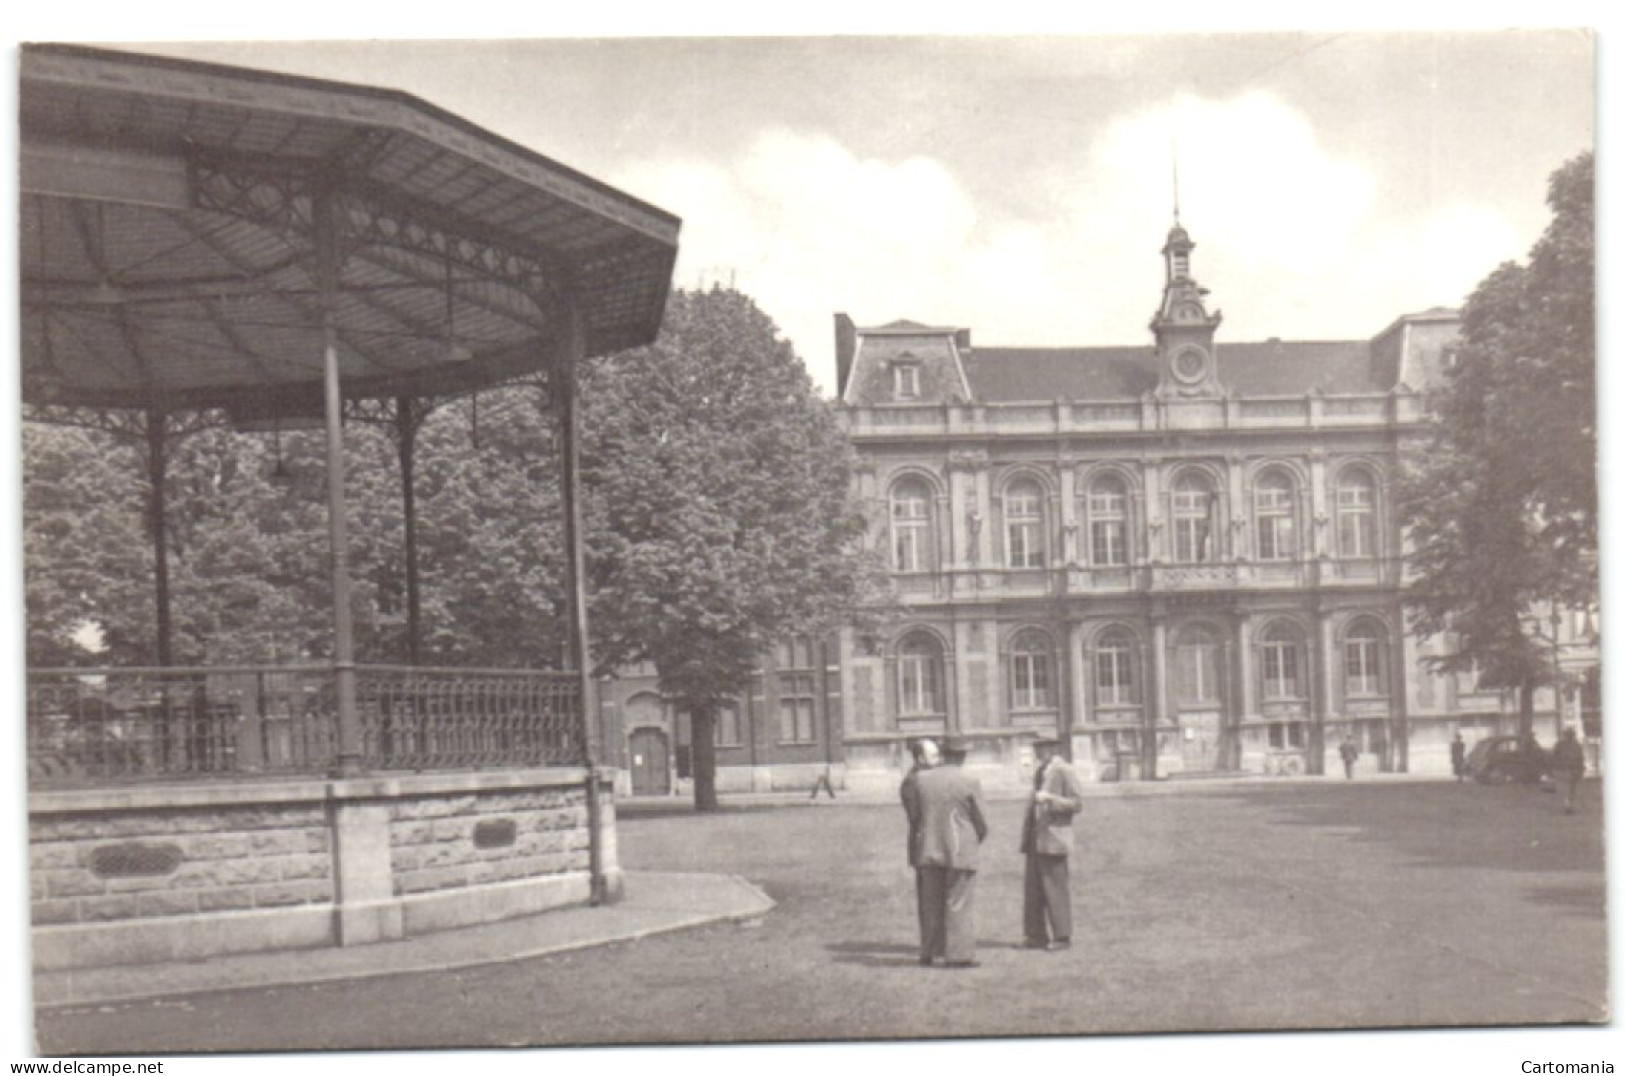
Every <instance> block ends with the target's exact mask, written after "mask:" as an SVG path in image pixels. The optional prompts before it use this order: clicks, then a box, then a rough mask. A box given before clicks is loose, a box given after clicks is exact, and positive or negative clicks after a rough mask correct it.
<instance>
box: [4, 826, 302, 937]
mask: <svg viewBox="0 0 1625 1076" xmlns="http://www.w3.org/2000/svg"><path fill="white" fill-rule="evenodd" d="M329 841H330V837H329V831H328V826H327V820H326V812H325V811H324V809H323V808H322V807H321V806H320V805H310V804H296V803H295V804H270V805H252V806H226V807H213V808H209V809H207V810H204V809H196V810H168V811H144V812H140V813H132V814H123V815H117V816H113V815H108V814H101V813H89V814H64V815H43V816H41V815H36V816H35V817H34V818H33V819H32V820H31V826H30V839H29V846H30V847H29V858H30V863H31V867H32V871H31V874H32V877H31V886H32V900H31V905H32V909H33V920H34V922H35V923H36V924H38V925H47V924H58V923H93V922H105V921H109V920H118V919H140V918H149V917H154V916H172V915H191V914H195V913H199V912H219V911H244V910H249V909H254V908H276V907H287V906H289V905H295V904H308V903H322V902H330V901H332V900H333V871H332V856H331V850H330V846H329Z"/></svg>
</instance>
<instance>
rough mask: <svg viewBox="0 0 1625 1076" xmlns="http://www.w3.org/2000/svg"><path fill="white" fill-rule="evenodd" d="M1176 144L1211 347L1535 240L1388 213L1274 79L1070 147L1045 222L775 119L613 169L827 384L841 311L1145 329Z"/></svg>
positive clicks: (1361, 302) (1112, 337) (1388, 292)
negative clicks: (701, 152)
mask: <svg viewBox="0 0 1625 1076" xmlns="http://www.w3.org/2000/svg"><path fill="white" fill-rule="evenodd" d="M1175 144H1177V147H1178V158H1179V174H1180V199H1181V216H1182V220H1183V222H1184V224H1185V226H1186V227H1187V228H1188V229H1189V230H1190V232H1191V234H1192V237H1193V238H1194V239H1195V240H1196V241H1197V243H1198V249H1197V251H1196V255H1195V260H1194V265H1195V269H1196V272H1197V276H1198V279H1200V280H1201V281H1202V282H1203V283H1204V284H1205V285H1207V286H1208V287H1209V288H1211V289H1212V292H1213V295H1212V299H1213V301H1214V303H1215V304H1216V305H1217V306H1219V307H1221V308H1223V309H1224V311H1225V314H1226V324H1225V327H1224V329H1222V330H1221V332H1222V333H1223V334H1224V336H1223V337H1222V338H1221V339H1223V338H1228V339H1231V340H1250V339H1262V338H1264V337H1267V336H1281V337H1286V338H1302V339H1329V338H1357V337H1365V336H1370V335H1373V334H1374V333H1376V332H1377V331H1378V330H1380V329H1381V328H1382V327H1384V326H1385V325H1386V324H1388V323H1389V322H1390V321H1392V320H1393V318H1395V317H1396V316H1398V315H1399V314H1402V313H1407V312H1411V311H1415V310H1420V309H1424V308H1426V307H1429V306H1433V305H1436V304H1454V303H1458V302H1460V300H1461V299H1462V297H1463V296H1464V295H1465V294H1466V293H1467V292H1468V291H1469V290H1470V289H1471V288H1472V286H1473V285H1474V284H1475V283H1476V282H1477V281H1478V280H1479V279H1481V278H1482V277H1483V276H1484V275H1485V274H1486V273H1487V272H1488V271H1489V270H1490V269H1491V268H1493V267H1494V266H1495V265H1496V264H1497V263H1498V262H1500V261H1502V260H1504V259H1506V258H1510V257H1519V256H1521V255H1522V254H1523V247H1525V246H1527V242H1528V240H1527V239H1523V240H1521V241H1520V238H1519V237H1518V236H1517V235H1516V233H1515V231H1514V229H1513V228H1512V227H1511V225H1509V224H1508V223H1507V222H1506V221H1505V220H1503V219H1502V218H1501V217H1500V216H1498V215H1496V214H1495V213H1493V212H1491V211H1489V210H1486V209H1482V208H1477V207H1472V206H1459V205H1458V206H1440V207H1437V208H1435V209H1433V210H1432V211H1431V212H1430V213H1429V214H1428V215H1427V216H1425V217H1423V218H1421V219H1406V218H1404V217H1400V216H1397V215H1392V212H1391V211H1390V210H1389V209H1388V208H1387V207H1386V206H1385V203H1384V200H1383V198H1382V191H1381V189H1380V186H1379V180H1378V177H1376V176H1374V175H1373V174H1372V173H1371V172H1370V171H1369V170H1368V169H1366V168H1365V167H1363V166H1362V164H1361V163H1360V162H1358V161H1355V160H1350V159H1347V158H1342V157H1338V156H1336V155H1334V154H1332V153H1331V152H1329V151H1328V150H1327V149H1326V148H1325V147H1324V146H1322V145H1320V144H1319V142H1318V141H1317V139H1316V136H1315V132H1314V130H1313V128H1312V127H1311V126H1310V124H1309V123H1308V121H1307V120H1306V119H1305V118H1304V117H1303V116H1302V115H1301V114H1300V113H1298V112H1296V111H1295V110H1293V109H1292V108H1290V107H1288V106H1287V105H1285V104H1283V103H1282V102H1281V101H1280V100H1279V99H1277V98H1275V97H1274V96H1272V95H1270V94H1268V93H1264V92H1252V93H1248V94H1245V95H1242V96H1239V97H1235V98H1231V99H1228V100H1223V101H1214V100H1206V99H1201V98H1195V97H1179V98H1176V99H1172V100H1169V101H1167V102H1165V103H1164V104H1162V105H1160V106H1158V107H1156V108H1153V109H1150V110H1147V111H1144V112H1141V113H1138V114H1135V115H1132V116H1127V117H1124V118H1122V119H1120V120H1118V121H1116V122H1114V123H1112V124H1110V125H1109V126H1107V127H1105V128H1104V129H1102V130H1101V131H1100V132H1099V134H1098V136H1097V137H1096V138H1095V139H1094V140H1093V142H1092V143H1090V144H1088V146H1087V148H1086V149H1085V151H1084V153H1083V154H1082V155H1081V156H1080V155H1077V154H1071V155H1069V154H1067V153H1066V152H1064V151H1062V150H1060V149H1058V151H1057V154H1056V157H1055V161H1056V164H1055V165H1054V166H1053V169H1052V172H1051V174H1049V175H1048V176H1045V177H1043V178H1042V179H1041V180H1040V182H1042V183H1043V185H1044V187H1045V188H1046V189H1048V190H1050V191H1052V192H1054V193H1053V195H1052V197H1051V199H1050V203H1051V204H1052V206H1053V212H1052V213H1050V214H1048V215H1046V216H1045V218H1044V219H1041V220H1031V219H1022V218H1020V217H1019V216H1017V215H1016V212H1015V211H1014V210H1010V209H1005V208H1004V207H1003V206H1002V205H1001V204H995V203H994V202H991V201H986V200H984V201H983V202H982V203H980V204H979V203H978V202H976V201H975V200H974V199H973V198H972V196H971V194H970V193H969V188H968V186H967V184H966V183H964V182H962V181H961V180H960V179H959V178H957V177H956V175H955V172H954V170H953V168H952V167H951V166H950V164H949V163H946V162H943V161H939V160H933V159H929V158H924V157H910V158H905V159H900V160H882V159H875V158H863V157H859V156H857V155H856V154H854V153H853V152H851V151H850V150H849V149H847V148H846V147H844V146H843V145H841V144H840V143H838V142H836V141H834V140H833V139H831V138H828V137H826V136H823V135H807V134H803V133H798V132H795V131H790V130H784V129H779V130H772V131H767V132H764V133H763V134H761V135H760V136H758V138H757V139H756V140H755V141H754V142H753V143H752V144H751V145H750V146H749V147H748V148H747V149H746V151H745V152H744V153H743V154H742V155H741V156H740V157H739V159H737V160H733V161H729V162H725V163H720V164H719V163H712V162H698V161H693V160H679V161H662V162H649V163H646V164H645V165H643V166H641V167H639V168H638V169H636V170H635V171H631V172H623V173H621V174H620V175H617V176H616V177H614V182H615V183H616V184H617V185H619V186H622V187H624V188H625V189H628V190H632V191H636V192H637V193H638V194H639V195H640V196H642V197H645V198H648V199H649V200H650V201H652V202H654V203H655V204H657V205H660V206H663V207H665V208H668V209H671V210H672V211H674V212H676V213H678V214H679V215H680V216H682V217H683V219H684V224H683V236H682V249H681V255H680V259H679V264H678V270H677V280H678V283H679V284H680V285H683V286H694V285H695V284H696V283H697V282H699V281H700V280H701V279H705V280H708V281H709V280H714V279H718V273H719V271H720V273H721V277H720V278H721V279H723V280H727V279H733V280H735V281H736V282H737V284H738V286H739V287H740V288H741V290H743V291H745V292H747V293H749V294H750V295H752V296H753V297H754V298H755V299H756V301H757V302H758V303H759V304H760V305H761V306H762V308H763V309H764V310H766V311H767V313H768V314H769V315H770V316H771V317H773V319H774V320H775V321H776V322H777V323H778V325H779V326H780V328H781V329H782V330H783V331H784V333H785V334H786V335H787V336H788V337H789V338H790V339H791V340H792V341H794V343H795V345H796V349H797V351H798V352H799V353H800V354H801V355H802V357H803V358H804V359H805V360H806V361H807V363H808V366H809V368H810V369H811V371H812V373H813V376H814V377H815V378H816V379H817V380H818V381H819V382H820V384H822V385H823V386H824V387H825V388H826V390H832V389H833V365H834V363H833V347H832V329H831V316H832V315H833V314H834V313H835V312H836V311H848V312H850V313H851V314H852V315H853V317H854V318H855V319H856V320H857V321H858V323H859V324H879V323H883V322H886V321H890V320H893V319H895V318H905V317H906V318H912V319H915V320H919V321H927V322H934V323H939V324H953V325H962V326H969V327H971V328H972V329H973V330H974V333H975V339H976V340H977V341H979V342H982V343H1003V344H1012V345H1017V344H1029V345H1039V344H1045V345H1056V346H1060V345H1079V344H1108V343H1111V344H1120V343H1133V342H1137V341H1148V340H1149V336H1148V334H1147V332H1146V329H1145V326H1146V322H1147V320H1148V318H1149V316H1150V314H1151V312H1152V310H1153V309H1154V307H1155V305H1156V302H1157V299H1158V296H1159V294H1160V289H1161V280H1162V275H1161V274H1162V269H1161V263H1160V260H1159V258H1158V255H1157V251H1158V249H1159V248H1160V246H1161V243H1162V239H1163V237H1164V235H1165V234H1166V230H1167V228H1168V227H1169V224H1170V222H1171V215H1172V202H1173V191H1172V178H1171V172H1172V154H1173V147H1174V145H1175ZM1069 161H1070V162H1071V163H1069Z"/></svg>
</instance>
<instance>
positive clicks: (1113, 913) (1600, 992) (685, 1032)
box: [37, 781, 1609, 1060]
mask: <svg viewBox="0 0 1625 1076" xmlns="http://www.w3.org/2000/svg"><path fill="white" fill-rule="evenodd" d="M1588 791H1589V792H1590V793H1591V794H1592V797H1593V799H1592V801H1591V804H1590V806H1589V810H1588V811H1586V812H1584V813H1582V814H1580V815H1577V816H1572V817H1569V816H1564V815H1562V814H1560V813H1558V811H1557V809H1556V804H1555V802H1554V797H1552V796H1551V795H1547V794H1543V793H1541V792H1539V791H1537V790H1533V789H1526V788H1517V787H1514V788H1489V787H1481V786H1474V785H1456V784H1454V783H1445V782H1429V783H1421V782H1417V783H1386V784H1376V783H1363V782H1358V781H1356V782H1353V783H1344V782H1340V781H1317V782H1308V783H1299V784H1292V785H1284V784H1283V785H1275V786H1253V787H1246V788H1234V787H1225V786H1214V787H1206V786H1202V787H1190V788H1187V789H1181V790H1179V791H1178V793H1177V794H1167V795H1155V796H1147V795H1128V796H1124V795H1113V796H1104V795H1103V796H1092V797H1091V798H1090V800H1089V802H1088V803H1087V805H1086V810H1085V812H1084V815H1083V817H1082V818H1081V819H1080V829H1081V832H1080V842H1079V843H1080V852H1081V855H1080V859H1079V862H1078V867H1079V869H1078V870H1077V872H1076V873H1075V875H1074V894H1075V906H1076V909H1077V911H1078V913H1079V917H1080V919H1081V921H1082V924H1083V929H1080V931H1079V933H1078V937H1077V945H1076V947H1075V948H1074V949H1073V950H1072V951H1071V952H1068V953H1064V954H1043V953H1030V952H1026V951H1024V950H1021V949H1019V948H1017V943H1018V942H1019V941H1020V867H1021V862H1020V857H1019V855H1017V853H1016V852H1015V849H1014V845H1015V839H1016V834H1017V823H1018V821H1019V815H1020V805H1019V804H1016V803H999V804H995V805H994V807H993V812H992V813H993V819H992V821H993V825H994V827H995V830H994V834H993V836H992V838H991V842H992V843H991V845H990V858H991V862H990V863H989V865H988V869H987V870H986V871H985V872H984V875H983V877H982V880H981V882H980V886H981V889H980V892H979V894H978V901H979V904H980V917H979V918H980V929H979V935H980V937H981V939H982V952H981V954H980V955H981V958H982V961H983V963H982V966H981V967H979V968H976V969H971V970H968V971H944V970H928V969H923V968H920V967H919V966H918V965H917V964H916V963H915V959H914V955H915V949H914V934H913V922H912V881H911V876H910V875H909V873H908V872H907V870H906V868H905V867H904V866H903V865H902V815H901V811H900V810H899V809H898V808H896V807H893V806H891V805H869V806H865V805H854V804H850V803H847V802H845V801H842V802H840V803H835V804H831V803H829V802H827V801H820V802H819V803H818V804H816V805H797V806H782V807H753V808H745V809H733V810H724V811H722V812H720V813H718V814H714V815H708V816H693V815H689V814H684V813H674V812H669V811H668V812H655V813H650V814H647V815H644V816H642V817H639V816H638V812H635V811H633V812H628V813H627V814H625V815H623V819H622V824H621V830H620V846H621V857H622V862H623V864H624V865H625V866H626V867H627V868H628V869H630V870H644V871H711V872H719V873H726V874H735V875H739V876H741V877H743V878H745V879H748V880H749V881H751V882H754V883H756V884H757V885H759V886H761V887H762V888H763V889H764V890H765V891H766V893H767V894H768V895H769V896H770V897H772V898H773V899H774V900H775V901H776V902H777V905H778V906H777V907H776V908H775V909H774V910H773V911H772V912H770V913H769V914H768V915H767V916H765V917H764V918H762V919H761V920H759V921H758V922H756V923H754V924H727V925H717V926H711V927H702V928H696V929H693V930H687V931H681V932H677V933H672V934H664V935H660V936H657V937H649V938H645V939H642V940H639V941H635V942H628V943H622V944H615V945H609V946H604V947H601V948H596V949H588V950H577V951H573V952H568V953H559V954H555V955H551V956H544V957H540V958H535V959H526V960H516V961H512V962H507V963H501V964H494V965H489V966H482V967H476V968H468V969H464V970H459V971H445V972H438V973H423V974H413V975H400V976H386V977H378V978H370V979H365V980H358V981H354V982H343V983H327V984H318V985H306V986H290V987H279V988H274V989H263V990H250V991H241V990H239V991H234V992H231V993H224V994H203V995H197V996H193V997H188V998H184V999H171V1000H168V1001H161V1002H132V1003H117V1004H110V1005H99V1006H92V1007H80V1008H75V1007H55V1008H49V1009H44V1010H42V1011H41V1013H40V1015H39V1017H38V1019H37V1033H38V1036H39V1043H40V1047H41V1049H42V1050H43V1051H45V1052H47V1053H58V1052H73V1053H103V1052H111V1053H119V1054H135V1053H149V1052H150V1053H164V1054H174V1053H180V1052H187V1051H193V1050H233V1051H241V1050H262V1049H298V1050H312V1049H330V1048H398V1047H414V1046H461V1047H469V1046H494V1045H528V1044H564V1043H573V1044H587V1043H628V1044H630V1043H671V1042H742V1041H780V1040H788V1039H799V1040H808V1039H821V1038H875V1039H885V1038H915V1037H932V1038H934V1037H947V1036H993V1035H1011V1034H1017V1035H1057V1034H1060V1035H1076V1034H1098V1033H1113V1032H1116V1033H1122V1032H1156V1031H1168V1030H1210V1029H1256V1028H1341V1027H1407V1026H1440V1025H1446V1026H1454V1025H1494V1024H1504V1023H1518V1024H1547V1023H1562V1022H1594V1021H1598V1020H1602V1019H1605V1018H1606V1017H1607V1014H1608V1011H1609V1010H1608V998H1607V949H1606V926H1605V919H1606V912H1605V896H1604V894H1605V884H1604V873H1603V841H1602V826H1601V817H1600V811H1599V807H1598V804H1597V801H1596V798H1595V797H1596V792H1597V789H1596V787H1595V786H1592V787H1591V788H1589V789H1588ZM1571 1060H1583V1058H1579V1057H1575V1058H1571Z"/></svg>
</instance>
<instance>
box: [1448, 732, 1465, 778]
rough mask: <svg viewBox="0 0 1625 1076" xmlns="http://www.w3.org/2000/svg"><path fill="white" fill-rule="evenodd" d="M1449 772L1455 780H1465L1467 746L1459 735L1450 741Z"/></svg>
mask: <svg viewBox="0 0 1625 1076" xmlns="http://www.w3.org/2000/svg"><path fill="white" fill-rule="evenodd" d="M1450 772H1451V773H1453V774H1455V775H1456V780H1458V781H1463V780H1466V778H1467V744H1466V743H1465V742H1463V740H1462V738H1461V733H1459V732H1458V733H1456V738H1455V739H1454V740H1451V741H1450Z"/></svg>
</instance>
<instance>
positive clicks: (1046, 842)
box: [1021, 736, 1083, 951]
mask: <svg viewBox="0 0 1625 1076" xmlns="http://www.w3.org/2000/svg"><path fill="white" fill-rule="evenodd" d="M1033 751H1034V752H1035V753H1036V755H1037V757H1038V772H1037V773H1035V774H1034V775H1033V794H1032V800H1031V802H1030V803H1029V804H1028V806H1027V818H1026V821H1025V822H1023V823H1022V827H1021V851H1022V852H1023V853H1024V854H1025V855H1026V857H1027V870H1026V879H1025V885H1024V887H1023V892H1022V911H1021V920H1022V933H1023V935H1024V936H1025V941H1024V944H1025V945H1026V947H1027V948H1029V949H1049V950H1052V951H1053V950H1057V949H1068V948H1070V947H1071V945H1072V880H1071V874H1070V871H1069V869H1068V857H1069V856H1070V855H1071V853H1072V816H1073V815H1075V814H1076V813H1077V812H1078V809H1079V808H1081V807H1082V806H1083V783H1082V782H1081V781H1079V780H1078V773H1077V771H1076V770H1074V769H1073V768H1072V764H1071V763H1070V762H1068V761H1067V760H1066V759H1065V758H1063V757H1062V756H1061V741H1060V740H1058V739H1055V738H1054V737H1052V736H1040V737H1039V738H1038V739H1036V740H1034V741H1033Z"/></svg>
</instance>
